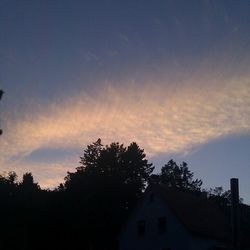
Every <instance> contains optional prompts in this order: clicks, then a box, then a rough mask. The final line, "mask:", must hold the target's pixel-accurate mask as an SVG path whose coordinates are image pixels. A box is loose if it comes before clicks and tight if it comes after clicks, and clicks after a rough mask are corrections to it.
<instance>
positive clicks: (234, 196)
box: [230, 178, 240, 250]
mask: <svg viewBox="0 0 250 250" xmlns="http://www.w3.org/2000/svg"><path fill="white" fill-rule="evenodd" d="M230 184H231V223H232V243H233V249H235V250H239V249H240V229H239V226H240V225H239V181H238V179H237V178H232V179H231V180H230Z"/></svg>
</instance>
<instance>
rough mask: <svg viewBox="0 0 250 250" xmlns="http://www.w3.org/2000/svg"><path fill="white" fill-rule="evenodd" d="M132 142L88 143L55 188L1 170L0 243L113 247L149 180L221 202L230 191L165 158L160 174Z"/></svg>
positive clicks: (227, 198) (25, 246)
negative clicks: (206, 187)
mask: <svg viewBox="0 0 250 250" xmlns="http://www.w3.org/2000/svg"><path fill="white" fill-rule="evenodd" d="M153 170H154V167H153V165H152V164H151V163H149V162H148V160H147V159H146V155H145V153H144V151H143V149H141V148H140V147H139V146H138V145H137V144H136V143H134V142H133V143H131V144H130V145H129V146H128V147H125V146H124V145H123V144H120V143H111V144H110V145H107V146H104V145H102V143H101V140H100V139H98V140H97V141H96V142H94V143H92V144H90V145H88V146H87V147H86V149H85V150H84V152H83V156H82V157H81V158H80V166H79V167H77V168H76V171H75V172H68V173H67V176H66V177H65V182H64V183H62V184H60V185H59V186H58V188H56V189H55V190H53V191H51V190H42V189H41V188H40V187H39V185H38V184H37V183H35V182H34V179H33V176H32V174H31V173H26V174H24V175H23V178H22V180H21V181H20V182H18V181H17V175H16V174H15V173H14V172H10V173H9V174H8V175H6V176H0V212H1V226H0V244H1V245H0V249H44V250H45V249H46V250H47V249H88V250H99V249H102V250H103V249H117V245H118V242H117V235H118V233H119V229H120V227H121V224H122V223H123V222H124V220H125V219H126V217H127V216H128V214H129V213H130V211H131V209H132V208H133V207H134V205H135V203H136V202H137V201H138V199H139V198H140V197H141V195H142V194H143V191H144V190H145V188H146V186H147V185H148V184H163V185H166V186H168V187H170V188H177V189H181V190H183V191H186V192H193V193H195V194H197V195H199V194H200V193H201V192H203V193H204V192H205V194H206V196H207V197H208V198H210V199H214V200H215V201H216V202H218V203H219V204H220V205H221V206H227V205H228V203H229V202H230V192H229V191H226V192H224V191H223V189H222V188H221V187H219V188H215V189H211V190H209V191H205V190H203V189H202V181H201V180H200V179H194V174H193V173H192V172H191V171H190V170H189V169H188V167H187V164H186V163H185V162H183V163H182V164H180V165H178V164H177V163H176V162H174V161H173V160H170V161H169V162H168V163H167V164H166V165H164V166H163V167H162V169H161V172H160V173H159V174H152V172H153Z"/></svg>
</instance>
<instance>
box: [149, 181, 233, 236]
mask: <svg viewBox="0 0 250 250" xmlns="http://www.w3.org/2000/svg"><path fill="white" fill-rule="evenodd" d="M152 188H153V189H154V192H155V193H156V194H159V195H160V196H161V197H162V198H163V199H164V200H165V201H166V202H167V205H168V207H169V208H170V209H171V210H172V211H173V213H174V214H175V215H176V216H177V217H178V218H179V220H180V221H181V222H182V224H184V226H186V228H187V229H188V230H190V231H191V232H193V233H196V234H199V235H202V236H206V237H210V238H214V239H219V240H225V241H228V240H230V225H229V223H228V220H227V218H226V216H225V214H224V213H223V212H222V211H221V210H220V208H219V207H218V206H217V205H216V204H215V203H213V202H212V201H210V200H208V199H206V198H204V197H201V196H198V195H195V194H192V193H189V192H184V191H179V190H176V189H170V188H167V187H164V186H161V185H156V186H153V187H152ZM150 190H152V189H151V188H150Z"/></svg>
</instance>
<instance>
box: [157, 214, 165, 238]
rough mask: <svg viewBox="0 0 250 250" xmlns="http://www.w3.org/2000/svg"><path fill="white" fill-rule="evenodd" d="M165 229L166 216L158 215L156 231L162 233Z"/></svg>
mask: <svg viewBox="0 0 250 250" xmlns="http://www.w3.org/2000/svg"><path fill="white" fill-rule="evenodd" d="M166 229H167V222H166V217H159V218H158V233H159V234H162V233H164V232H166Z"/></svg>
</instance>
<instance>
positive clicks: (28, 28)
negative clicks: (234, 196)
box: [0, 0, 250, 204]
mask: <svg viewBox="0 0 250 250" xmlns="http://www.w3.org/2000/svg"><path fill="white" fill-rule="evenodd" d="M249 13H250V1H248V0H238V1H231V0H220V1H213V0H189V1H185V0H182V1H181V0H126V1H121V0H113V1H112V0H99V1H97V0H84V1H80V0H71V1H69V0H53V1H51V0H36V1H34V0H22V1H19V0H0V88H1V89H3V90H4V91H5V94H4V96H3V98H2V100H1V103H0V126H1V128H2V129H3V131H4V133H3V135H2V136H1V137H0V172H1V173H2V174H4V173H6V172H8V171H16V172H17V174H18V175H19V176H21V175H22V174H23V173H25V172H30V171H31V172H32V173H33V175H34V177H35V179H36V181H38V182H39V184H40V185H41V187H43V188H53V187H56V186H57V185H58V184H59V183H61V182H63V178H64V177H65V176H66V173H67V171H74V170H75V168H76V167H78V166H79V157H80V156H81V155H82V154H83V150H84V148H85V147H86V146H87V145H88V144H90V143H92V142H94V141H96V140H97V139H98V138H101V139H102V142H103V144H109V143H111V142H116V141H118V142H120V143H123V144H124V145H125V146H127V145H129V144H130V143H131V142H133V141H135V142H137V143H138V144H139V146H140V147H141V148H144V150H145V153H146V155H147V157H148V159H149V161H150V162H153V163H154V165H155V167H156V168H155V172H159V171H160V168H161V166H163V165H164V163H166V162H168V161H169V160H170V159H171V158H173V159H174V160H176V161H177V162H178V163H181V162H182V161H185V162H187V163H188V166H189V168H190V169H191V171H193V172H194V173H195V177H197V178H201V179H202V180H203V182H204V187H206V188H210V187H215V186H223V187H224V189H229V182H230V178H232V177H236V178H239V182H240V196H241V197H242V198H243V199H244V201H245V202H246V203H248V204H250V192H249V190H250V182H249V177H250V15H249Z"/></svg>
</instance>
